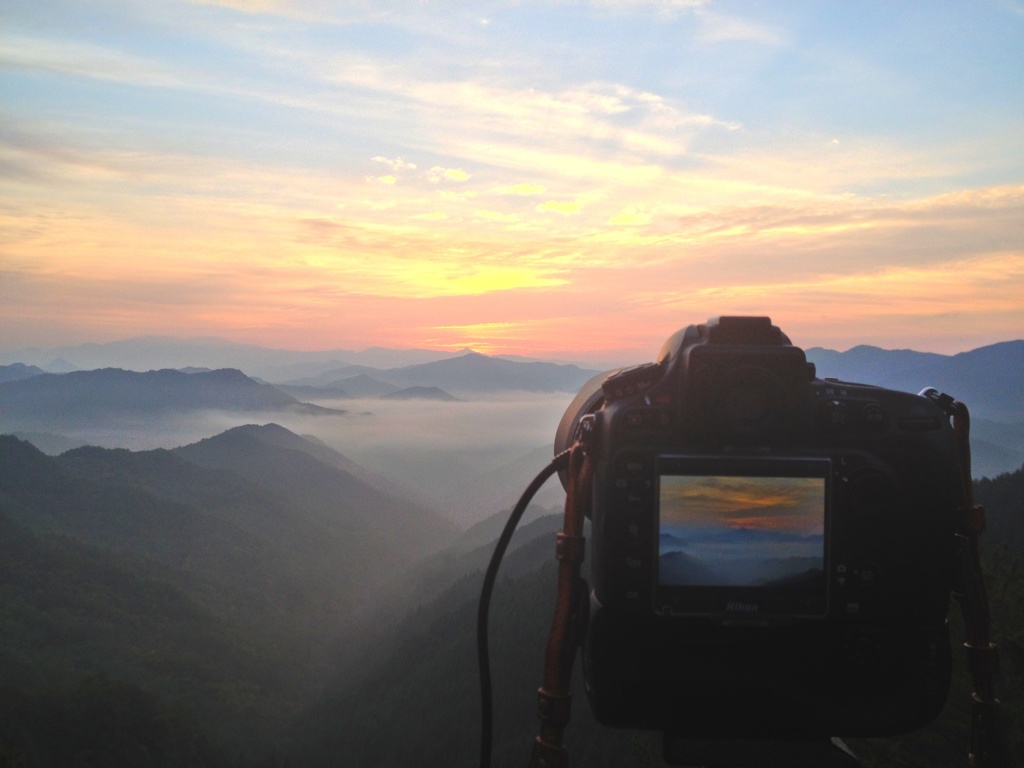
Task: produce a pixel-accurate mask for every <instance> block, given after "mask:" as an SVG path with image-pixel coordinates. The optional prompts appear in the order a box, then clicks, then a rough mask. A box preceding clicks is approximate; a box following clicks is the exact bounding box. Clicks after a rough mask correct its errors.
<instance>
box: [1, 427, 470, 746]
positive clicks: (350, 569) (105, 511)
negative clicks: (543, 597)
mask: <svg viewBox="0 0 1024 768" xmlns="http://www.w3.org/2000/svg"><path fill="white" fill-rule="evenodd" d="M360 475H363V477H361V476H360ZM368 476H369V475H368V474H367V473H365V472H362V471H361V470H360V469H359V468H358V467H356V466H355V465H354V464H353V463H352V462H351V461H349V460H348V459H347V458H346V457H344V456H342V455H340V454H338V453H336V452H334V451H331V450H330V449H328V448H326V447H325V446H323V445H321V444H317V443H314V442H310V441H308V440H305V439H303V438H301V437H299V436H298V435H295V434H293V433H291V432H289V431H287V430H285V429H283V428H281V427H278V426H276V425H272V424H271V425H264V426H255V425H248V426H243V427H238V428H234V429H231V430H228V431H227V432H224V433H221V434H219V435H216V436H214V437H212V438H209V439H207V440H203V441H200V442H198V443H195V444H191V445H187V446H184V447H181V448H178V449H175V450H173V451H168V450H155V451H141V452H134V451H127V450H123V449H103V448H94V447H86V448H79V449H75V450H72V451H68V452H66V453H64V454H62V455H61V456H57V457H52V456H47V455H45V454H43V453H41V452H40V451H38V450H37V449H36V448H34V447H33V446H32V445H31V444H29V443H27V442H24V441H20V440H18V439H17V438H14V437H10V436H0V615H3V617H4V633H3V639H2V640H0V681H2V682H0V750H2V749H3V748H4V747H5V746H9V745H5V743H4V740H5V739H8V738H13V737H12V736H11V734H10V732H8V731H7V730H6V727H7V726H6V724H7V723H15V724H17V723H22V724H23V725H24V721H23V719H22V718H24V717H25V713H26V712H31V711H33V707H37V706H38V707H45V706H48V705H47V704H46V701H47V700H43V699H40V700H37V699H34V698H33V697H32V696H31V695H30V694H29V693H28V692H30V691H32V690H37V689H43V688H45V689H47V690H49V691H50V693H49V694H47V695H48V696H50V699H49V700H50V701H52V700H53V697H54V696H58V695H63V694H60V691H62V690H64V689H65V688H66V686H68V685H71V684H73V685H78V681H80V680H81V681H84V682H83V684H89V685H95V684H96V680H95V678H94V676H95V675H108V676H113V677H114V678H115V679H116V680H118V681H119V685H120V684H123V685H127V686H129V688H128V689H118V690H117V691H115V693H117V695H122V694H123V695H130V696H132V697H135V698H139V697H140V696H141V694H140V693H139V692H138V688H139V687H141V688H142V689H144V690H145V691H146V692H147V694H146V696H144V697H142V698H141V702H140V704H141V705H145V706H152V707H155V708H156V709H157V710H163V708H164V703H165V702H178V706H181V705H185V706H186V707H187V709H188V711H189V712H191V713H192V715H193V716H195V717H198V718H199V720H200V722H205V723H207V724H210V723H216V724H217V725H216V726H215V727H216V728H217V730H219V731H220V732H221V736H220V737H218V738H219V739H220V740H222V741H224V742H225V743H228V744H229V745H231V749H233V750H237V752H238V754H239V755H242V754H245V753H246V752H247V751H249V750H250V749H257V750H263V749H265V748H266V747H267V744H268V743H269V742H268V739H273V738H275V736H274V734H277V736H279V735H280V733H281V728H282V727H283V725H284V724H285V723H286V722H287V721H289V720H290V719H292V718H294V717H295V716H296V715H297V713H298V711H299V708H300V706H301V705H302V702H304V701H308V699H309V696H310V695H311V692H313V691H315V690H316V689H317V687H318V685H319V684H320V681H322V679H323V678H324V676H325V675H327V674H328V673H329V671H330V669H331V668H332V666H333V664H334V663H335V660H336V654H337V646H336V643H337V642H338V639H339V638H340V637H342V636H343V635H346V634H347V633H356V632H357V631H358V629H357V624H356V619H355V617H356V616H358V615H359V614H360V613H361V611H362V610H363V607H364V605H365V603H366V602H367V601H368V600H370V599H372V598H374V597H375V596H376V594H377V590H379V588H380V587H381V586H382V585H384V584H388V583H390V582H392V581H393V580H394V579H395V576H396V574H398V573H402V572H404V571H405V570H406V569H407V568H408V567H409V566H410V564H411V563H413V562H416V561H419V560H421V559H423V558H424V557H426V556H427V555H429V554H431V553H432V552H434V551H436V550H438V549H440V548H441V547H443V546H446V545H448V544H449V543H450V542H451V541H452V540H453V539H454V537H455V533H456V532H455V529H454V528H453V526H451V525H450V524H449V523H446V522H444V521H443V520H441V519H440V518H439V517H437V516H436V515H434V514H433V513H431V512H428V511H427V510H425V509H422V508H419V507H416V506H415V505H412V504H410V503H409V502H407V501H404V500H402V499H398V498H395V497H393V496H391V495H389V494H388V493H387V491H386V490H382V489H380V488H378V487H376V486H374V485H373V484H371V482H368V481H367V480H366V479H364V477H368ZM89 681H92V682H89ZM99 684H100V685H101V687H102V686H103V685H105V683H103V682H102V680H101V681H100V683H99ZM133 691H134V693H133ZM107 694H110V691H107ZM67 695H69V696H72V695H75V696H77V695H79V694H78V693H75V692H74V690H73V689H68V691H67ZM111 695H113V694H111ZM12 697H13V698H12ZM19 702H20V703H19ZM169 711H170V710H168V712H169ZM165 715H166V717H169V718H171V719H172V720H173V719H174V718H173V717H171V715H169V714H167V712H165ZM67 716H71V715H70V714H69V715H67ZM161 717H164V715H161ZM99 727H107V726H99ZM110 727H111V728H114V729H115V730H116V727H117V726H114V725H113V724H111V726H110ZM181 727H182V728H186V730H189V729H194V728H195V727H197V726H195V725H188V724H187V723H186V724H184V725H181ZM202 727H209V726H208V725H207V726H202ZM57 746H59V744H58V745H57ZM4 754H7V753H6V752H4ZM178 759H183V758H181V757H180V756H179V758H178ZM185 762H188V763H189V764H192V761H191V760H188V761H185ZM185 762H180V763H177V764H185ZM175 763H176V760H171V762H170V763H167V764H168V765H170V764H175ZM31 764H33V765H34V764H37V763H31ZM42 764H47V763H42ZM54 764H61V761H60V760H55V762H54ZM64 764H70V763H64ZM106 764H122V763H120V762H115V763H106ZM123 764H127V763H123ZM132 764H136V763H132ZM138 764H147V765H148V764H149V763H138ZM196 764H210V763H203V762H197V763H196ZM225 764H227V763H225ZM232 764H233V763H232Z"/></svg>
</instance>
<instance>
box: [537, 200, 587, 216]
mask: <svg viewBox="0 0 1024 768" xmlns="http://www.w3.org/2000/svg"><path fill="white" fill-rule="evenodd" d="M537 210H538V211H540V212H541V213H558V214H561V215H562V216H571V215H573V214H574V213H579V212H580V211H581V210H583V204H582V203H581V202H580V201H578V200H548V201H547V202H546V203H541V204H540V205H538V206H537Z"/></svg>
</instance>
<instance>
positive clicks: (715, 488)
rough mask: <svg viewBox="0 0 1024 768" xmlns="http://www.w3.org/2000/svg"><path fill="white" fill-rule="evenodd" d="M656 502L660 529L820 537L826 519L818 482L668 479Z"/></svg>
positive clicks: (800, 479) (663, 480)
mask: <svg viewBox="0 0 1024 768" xmlns="http://www.w3.org/2000/svg"><path fill="white" fill-rule="evenodd" d="M659 498H660V501H659V510H660V511H659V514H660V517H661V521H662V525H666V524H667V525H671V524H685V525H689V526H696V527H706V526H710V527H723V528H734V529H736V528H743V529H747V530H763V531H789V532H792V531H809V532H817V533H820V532H821V530H822V525H823V521H824V485H823V481H822V480H821V478H813V477H740V476H736V477H731V476H708V477H701V476H689V475H678V476H677V475H666V476H663V477H662V478H661V490H660V496H659Z"/></svg>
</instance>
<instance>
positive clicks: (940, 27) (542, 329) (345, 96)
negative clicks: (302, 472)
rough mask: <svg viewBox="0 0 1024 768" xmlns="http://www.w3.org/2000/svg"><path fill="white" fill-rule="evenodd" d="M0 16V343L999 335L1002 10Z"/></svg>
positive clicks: (1014, 183)
mask: <svg viewBox="0 0 1024 768" xmlns="http://www.w3.org/2000/svg"><path fill="white" fill-rule="evenodd" d="M5 17H6V18H5V23H4V30H3V31H2V32H0V77H2V79H3V88H4V103H5V104H4V113H5V116H4V122H3V124H2V129H0V159H2V162H3V165H4V168H5V170H4V172H3V174H2V180H0V200H2V207H0V229H2V232H3V240H2V246H0V323H2V346H3V348H4V349H8V350H11V349H18V348H22V347H32V346H48V345H59V344H72V343H82V342H88V341H96V342H103V341H111V340H116V339H124V338H130V337H134V336H145V335H163V336H174V337H193V336H210V337H221V338H225V339H230V340H233V341H242V342H249V343H255V344H260V345H264V346H270V347H279V348H290V349H306V350H314V349H334V348H349V349H361V348H365V347H369V346H384V347H394V348H412V347H422V348H429V349H438V350H458V349H462V348H466V347H469V348H472V349H475V350H477V351H480V352H484V353H487V354H520V355H531V356H537V357H544V358H552V359H556V358H557V359H567V360H568V359H572V360H579V361H602V362H604V361H616V362H619V361H621V362H623V363H626V362H636V361H640V360H646V359H650V358H651V357H652V356H653V355H654V353H655V352H656V351H657V349H658V347H659V346H660V344H661V342H662V340H663V339H664V338H665V337H666V336H667V335H669V334H670V333H672V332H673V331H675V330H676V329H677V328H679V327H682V326H684V325H687V324H689V323H693V322H703V321H704V320H706V319H707V318H708V317H710V316H713V315H721V314H766V315H770V316H771V317H772V318H773V320H774V321H775V323H776V324H777V325H779V326H780V327H781V328H782V329H783V330H784V331H785V332H786V333H787V334H788V335H789V336H790V337H791V338H792V339H793V341H794V343H796V344H799V345H802V346H812V345H818V346H826V347H830V348H836V349H847V348H849V347H851V346H854V345H856V344H862V343H865V344H875V345H878V346H883V347H900V348H905V347H911V348H915V349H921V350H929V351H939V352H945V353H952V352H957V351H963V350H966V349H971V348H974V347H978V346H981V345H984V344H989V343H993V342H996V341H1000V340H1006V339H1013V338H1018V337H1020V336H1021V335H1022V333H1024V153H1022V150H1021V147H1022V144H1021V140H1020V137H1021V136H1022V135H1024V116H1022V113H1021V110H1020V104H1021V103H1022V102H1024V80H1022V77H1021V72H1024V53H1022V51H1024V46H1021V45H1020V44H1019V43H1020V35H1021V33H1022V32H1024V13H1022V12H1021V11H1020V9H1019V8H1018V7H1016V6H1015V5H1013V4H1006V5H999V4H985V3H979V4H966V5H960V6H956V7H945V6H944V7H943V8H941V9H940V10H937V9H936V8H935V7H934V6H932V5H931V4H927V3H907V4H899V5H898V6H891V5H889V4H875V5H868V6H864V7H863V8H860V7H858V8H856V9H855V8H852V7H820V6H814V5H810V6H804V5H799V4H798V5H793V6H789V5H787V6H786V7H785V8H769V7H760V6H749V5H744V4H736V3H718V2H711V1H710V0H709V1H708V2H700V1H699V0H695V1H694V2H686V3H674V4H668V3H666V4H656V3H655V4H646V3H631V2H621V3H619V2H610V3H578V4H576V3H574V4H555V3H534V4H526V5H513V4H509V5H505V4H486V5H482V6H473V7H464V6H461V5H455V4H451V5H449V4H442V5H441V6H437V7H435V6H433V5H430V6H426V5H423V6H419V5H413V4H407V5H401V6H398V7H397V9H393V10H377V9H375V8H374V6H373V5H370V6H363V5H354V6H352V5H349V4H336V3H304V2H299V1H298V0H295V1H294V2H293V1H291V0H268V2H260V3H255V2H252V3H250V2H227V1H226V0H207V1H205V2H199V1H198V0H195V1H187V2H186V1H184V0H182V1H181V2H171V3H166V4H148V3H140V4H122V3H107V2H99V3H87V4H74V3H67V2H58V1H57V0H45V2H42V3H41V4H33V5H31V6H30V5H27V4H24V5H17V6H16V7H15V8H13V9H11V10H10V11H9V12H8V13H6V14H5ZM881 30H884V32H882V31H881ZM965 30H967V31H965ZM566 36H567V37H566ZM951 62H955V65H954V64H953V63H951ZM982 86H983V87H982Z"/></svg>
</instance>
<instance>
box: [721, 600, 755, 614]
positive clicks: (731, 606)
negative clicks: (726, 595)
mask: <svg viewBox="0 0 1024 768" xmlns="http://www.w3.org/2000/svg"><path fill="white" fill-rule="evenodd" d="M758 609H759V606H758V605H756V604H755V603H738V602H735V601H733V602H731V603H726V606H725V610H726V611H728V612H729V613H757V611H758Z"/></svg>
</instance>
